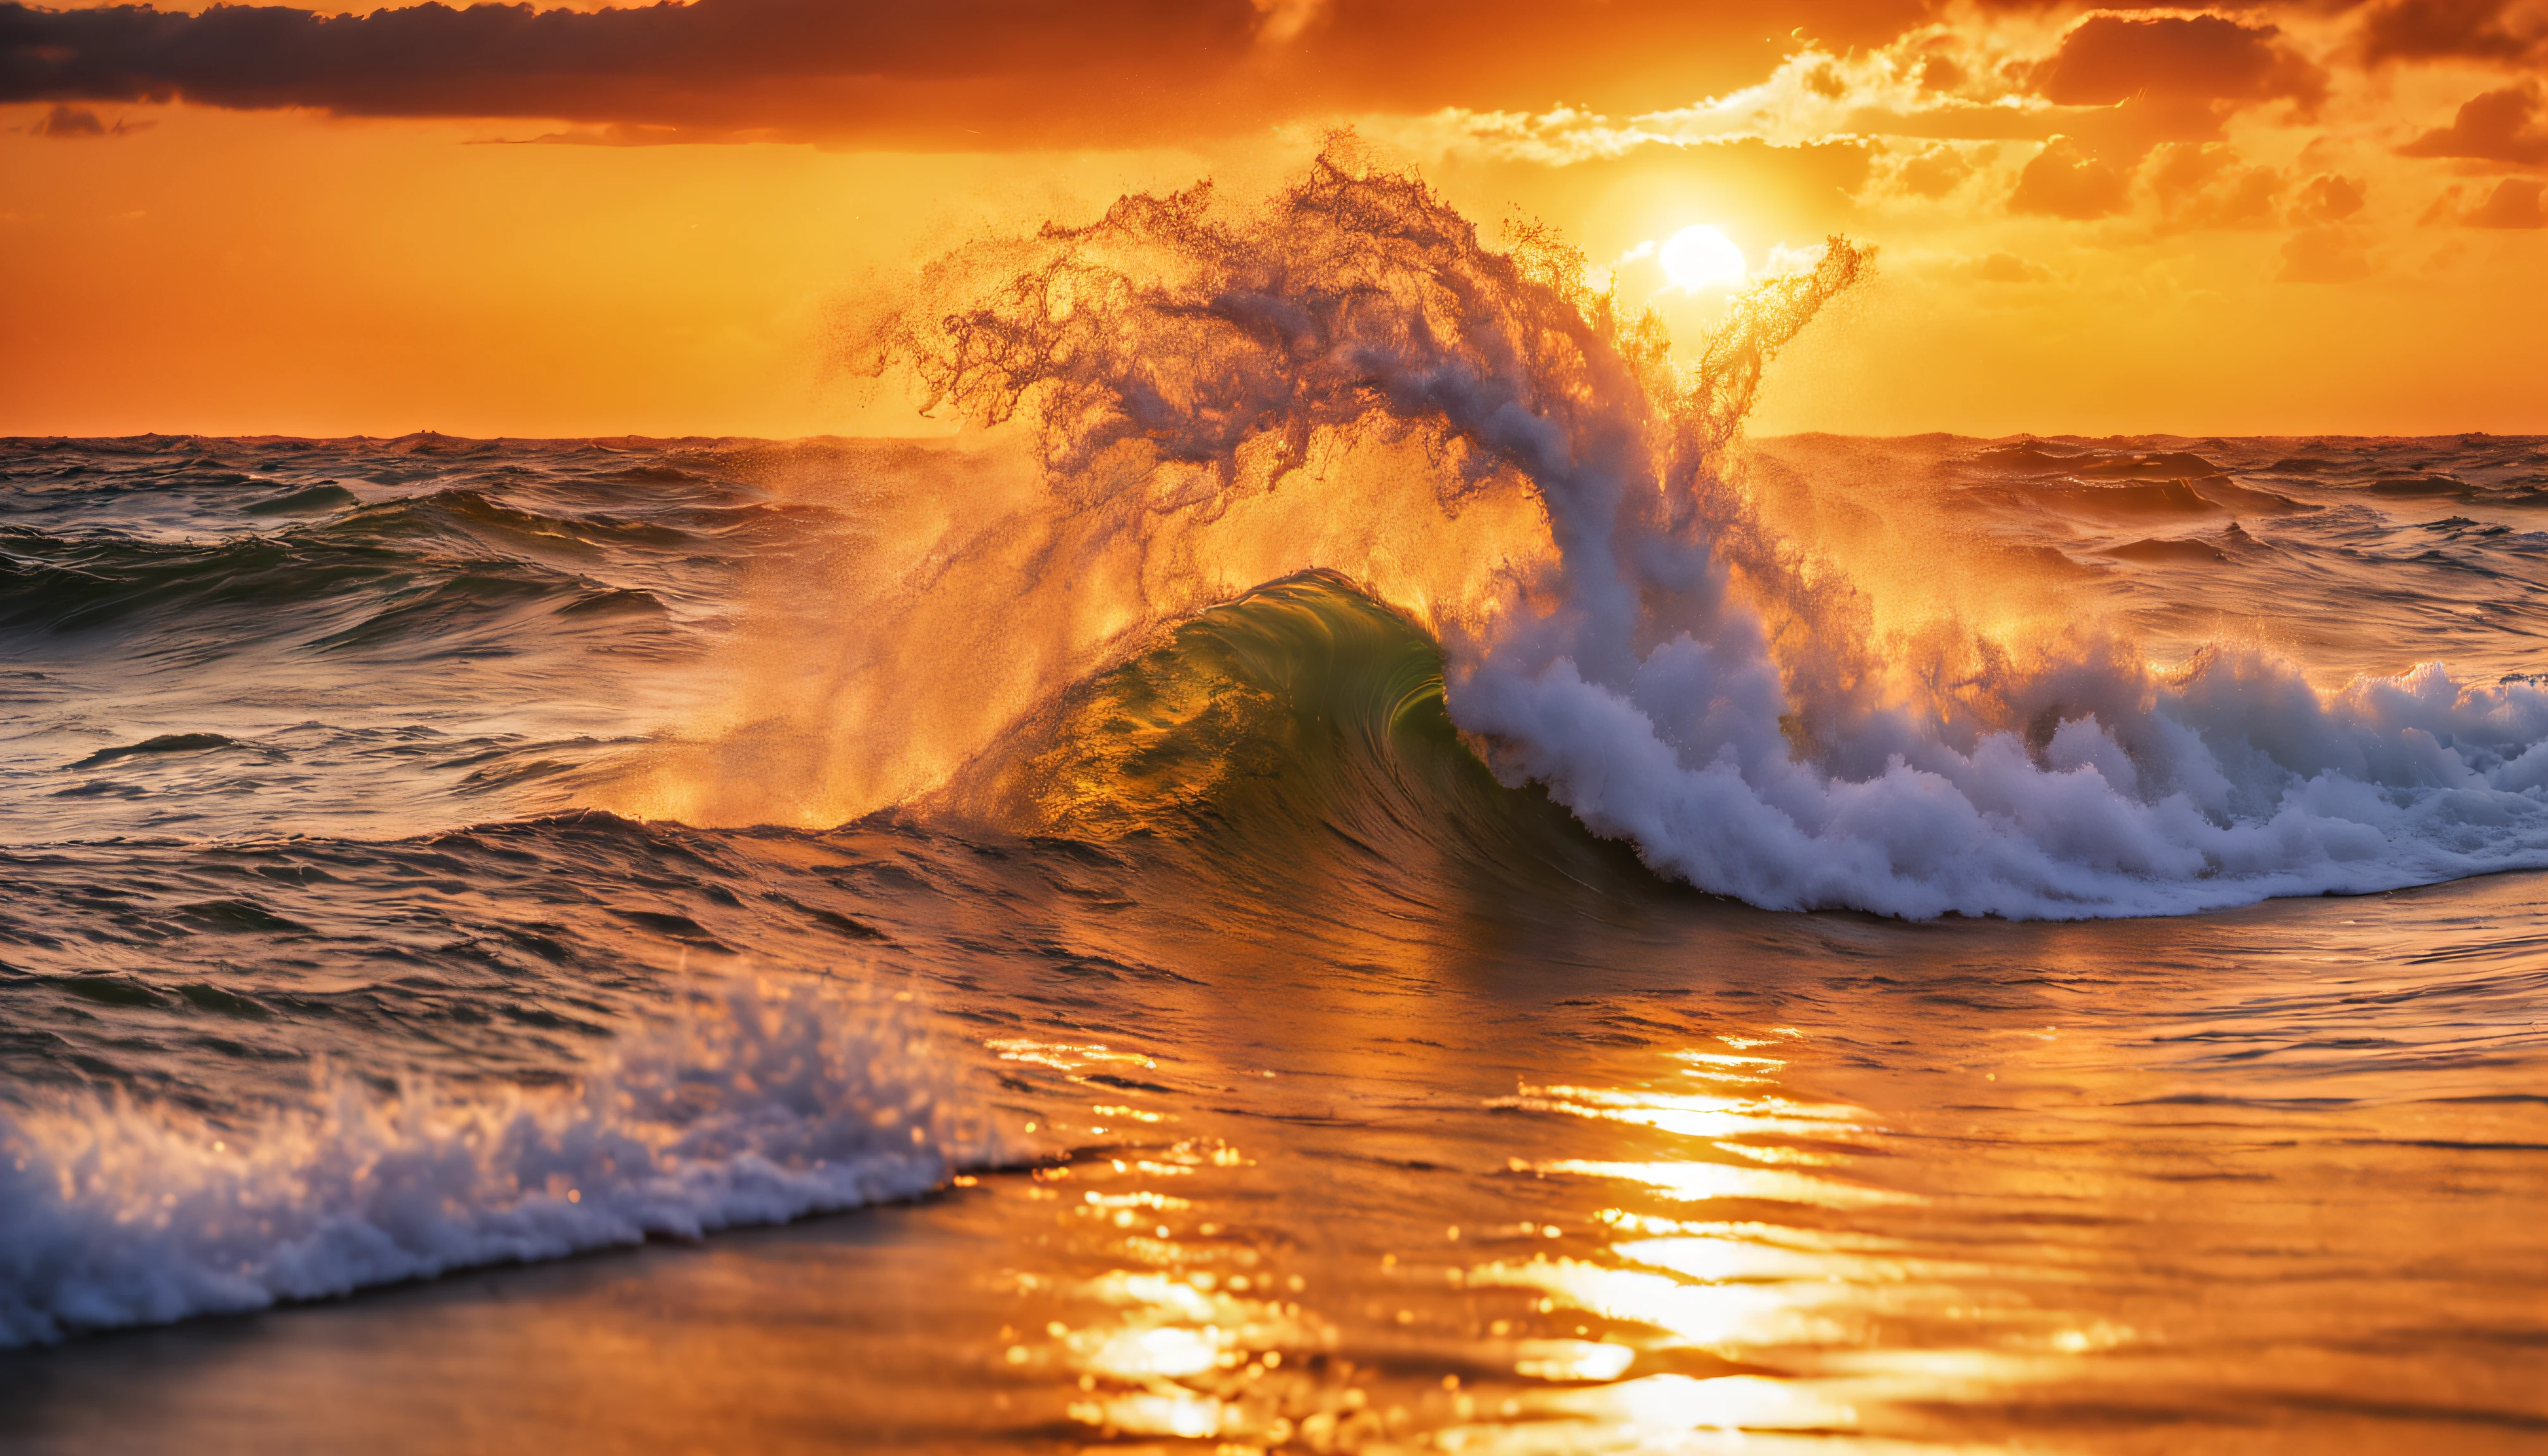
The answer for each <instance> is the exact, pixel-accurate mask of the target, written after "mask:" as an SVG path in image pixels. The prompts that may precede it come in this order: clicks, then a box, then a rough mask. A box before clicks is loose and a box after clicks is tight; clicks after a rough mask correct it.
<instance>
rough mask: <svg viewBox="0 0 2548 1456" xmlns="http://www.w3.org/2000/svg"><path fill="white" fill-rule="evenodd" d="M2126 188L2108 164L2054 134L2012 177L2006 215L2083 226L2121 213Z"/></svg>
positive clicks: (2125, 181)
mask: <svg viewBox="0 0 2548 1456" xmlns="http://www.w3.org/2000/svg"><path fill="white" fill-rule="evenodd" d="M2130 185H2131V179H2130V178H2129V177H2128V176H2127V175H2126V174H2125V173H2124V172H2122V171H2120V170H2118V169H2117V168H2116V167H2115V166H2113V165H2112V164H2111V163H2108V162H2106V161H2103V160H2101V159H2099V158H2097V157H2094V156H2091V155H2089V154H2087V153H2086V152H2083V151H2081V150H2080V149H2079V147H2078V145H2077V144H2076V143H2074V142H2073V141H2071V139H2070V138H2069V137H2053V138H2052V139H2051V140H2049V141H2047V142H2046V143H2044V149H2043V150H2042V151H2040V152H2037V153H2036V154H2035V159H2034V160H2032V161H2030V162H2028V163H2027V164H2026V169H2025V170H2024V171H2022V172H2020V173H2018V177H2017V191H2016V192H2014V193H2013V194H2011V195H2010V197H2009V200H2008V205H2009V209H2010V211H2012V212H2019V213H2038V214H2041V215H2043V216H2046V217H2051V218H2068V219H2071V220H2073V221H2074V222H2085V221H2087V220H2088V219H2091V218H2105V217H2112V216H2113V215H2115V214H2117V213H2120V212H2122V211H2124V210H2125V208H2126V207H2127V206H2129V205H2130V199H2129V191H2130Z"/></svg>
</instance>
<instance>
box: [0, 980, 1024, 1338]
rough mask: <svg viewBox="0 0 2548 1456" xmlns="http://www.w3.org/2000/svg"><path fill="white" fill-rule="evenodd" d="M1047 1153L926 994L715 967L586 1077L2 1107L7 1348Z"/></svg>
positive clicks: (914, 1181) (334, 1080)
mask: <svg viewBox="0 0 2548 1456" xmlns="http://www.w3.org/2000/svg"><path fill="white" fill-rule="evenodd" d="M1031 1152H1032V1149H1031V1148H1030V1147H1029V1146H1028V1145H1027V1144H1026V1143H1025V1142H1024V1141H1023V1140H1022V1139H1021V1138H1019V1137H1018V1136H1017V1135H1016V1134H1015V1133H1013V1132H1012V1131H1010V1130H1008V1129H1006V1128H1003V1127H1001V1126H1000V1125H998V1124H997V1123H996V1122H995V1121H994V1120H993V1119H992V1118H991V1117H990V1116H989V1115H988V1114H987V1113H986V1112H985V1110H984V1109H982V1108H981V1107H980V1106H979V1105H978V1103H977V1102H976V1101H975V1100H974V1098H973V1089H972V1084H971V1081H970V1079H969V1077H968V1075H967V1074H966V1072H965V1070H964V1068H963V1066H962V1065H961V1064H960V1063H958V1062H957V1061H956V1060H954V1059H951V1058H950V1057H949V1056H948V1055H947V1054H946V1052H945V1048H943V1047H933V1046H932V1043H931V1040H930V1038H929V1036H928V1035H927V1033H926V1030H925V1028H924V1027H923V1026H922V1024H921V1022H920V1019H919V1017H918V1016H917V1015H916V1014H915V1012H914V1011H913V1009H912V1008H911V1007H910V1006H908V1005H906V1004H904V1003H902V1002H900V1001H898V1000H896V999H894V998H892V997H890V996H888V995H885V994H883V993H880V992H877V991H874V990H872V989H869V988H865V987H863V986H858V985H852V984H844V983H840V982H833V981H824V980H815V979H811V978H803V977H789V978H784V979H779V978H765V979H757V980H734V981H725V982H714V983H710V984H708V985H705V986H703V987H701V988H700V989H698V990H696V991H694V992H693V993H691V994H690V995H689V996H688V997H687V998H686V1001H685V1005H684V1006H683V1012H682V1014H681V1015H680V1016H679V1017H678V1018H677V1019H675V1020H672V1021H668V1022H664V1023H661V1024H656V1025H653V1026H650V1027H648V1028H646V1029H644V1030H641V1031H638V1032H635V1033H633V1034H631V1035H629V1036H626V1037H624V1038H622V1039H621V1040H619V1041H618V1042H616V1043H614V1044H613V1045H612V1046H611V1047H610V1049H609V1050H608V1051H607V1052H606V1053H605V1054H603V1055H602V1056H601V1057H599V1058H598V1059H597V1060H595V1061H594V1062H593V1063H592V1065H591V1066H590V1067H589V1068H588V1069H587V1070H586V1072H585V1074H584V1075H583V1077H582V1078H581V1079H580V1080H579V1081H578V1082H577V1083H576V1084H575V1085H573V1086H571V1087H567V1088H561V1089H546V1090H540V1089H507V1090H504V1091H501V1092H487V1091H481V1090H475V1089H461V1088H454V1087H440V1086H436V1085H433V1084H430V1083H424V1082H415V1083H409V1084H408V1085H405V1086H403V1087H401V1088H399V1089H398V1090H397V1091H396V1092H395V1093H394V1094H385V1093H383V1092H381V1091H379V1090H376V1089H375V1088H374V1087H373V1086H372V1085H371V1084H370V1083H368V1082H366V1081H364V1080H363V1079H361V1078H360V1077H358V1076H355V1075H352V1074H350V1073H345V1072H337V1073H333V1074H326V1075H322V1077H321V1078H320V1079H319V1081H318V1085H317V1086H316V1088H315V1089H314V1092H313V1094H312V1096H311V1097H310V1098H309V1100H308V1101H307V1102H306V1103H303V1104H301V1105H298V1106H294V1107H288V1108H284V1109H279V1110H275V1111H272V1112H270V1113H268V1114H266V1115H264V1116H262V1117H259V1118H254V1119H252V1120H250V1121H247V1122H246V1123H245V1124H244V1125H241V1124H238V1123H223V1122H215V1121H212V1120H209V1119H205V1118H201V1117H197V1116H193V1115H189V1114H185V1113H181V1112H178V1111H176V1110H174V1109H172V1108H169V1107H167V1106H164V1105H151V1104H143V1103H140V1102H137V1101H134V1100H131V1099H110V1098H102V1097H97V1096H94V1095H57V1096H54V1097H52V1098H50V1099H48V1100H44V1101H40V1102H36V1103H34V1104H32V1105H27V1106H22V1107H19V1108H16V1109H6V1108H0V1347H8V1346H15V1345H25V1344H31V1343H42V1342H47V1341H52V1340H58V1339H61V1338H63V1337H65V1336H67V1335H69V1334H72V1333H76V1332H79V1331H83V1330H97V1329H110V1328H117V1327H122V1326H128V1325H137V1324H153V1323H162V1322H166V1321H168V1320H173V1319H185V1318H187V1317H190V1316H195V1315H207V1314H229V1313H239V1312H243V1311H249V1310H258V1309H263V1308H266V1307H268V1306H271V1305H274V1304H276V1303H279V1302H284V1301H292V1300H310V1299H320V1298H326V1297H329V1296H334V1295H341V1294H345V1293H347V1292H350V1291H352V1290H356V1289H361V1288H365V1287H367V1286H372V1285H380V1284H389V1283H396V1282H400V1281H404V1280H411V1279H423V1278H430V1277H433V1276H436V1275H439V1274H443V1273H447V1272H449V1271H451V1270H455V1269H463V1268H468V1267H472V1266H476V1265H484V1264H496V1263H510V1262H518V1261H526V1260H536V1259H550V1258H558V1257H561V1256H564V1255H568V1254H573V1253H579V1252H583V1251H586V1250H591V1249H597V1248H604V1247H608V1246H611V1245H620V1244H632V1243H637V1242H640V1241H642V1240H644V1239H646V1238H649V1237H674V1238H696V1237H698V1236H700V1235H701V1234H703V1233H705V1232H708V1231H710V1230H714V1229H729V1228H736V1227H741V1226H749V1225H757V1224H774V1223H780V1222H784V1221H786V1220H790V1219H796V1218H801V1217H804V1216H806V1215H809V1214H817V1213H826V1212H832V1211H837V1210H842V1209H850V1208H856V1207H859V1206H862V1205H865V1204H871V1203H876V1202H879V1201H888V1200H894V1199H904V1198H911V1197H915V1196H918V1195H920V1194H923V1193H926V1192H929V1191H930V1190H932V1189H935V1188H937V1187H939V1186H941V1185H943V1184H944V1183H945V1182H946V1181H947V1179H948V1178H949V1177H951V1176H952V1175H953V1174H955V1173H956V1172H957V1171H959V1170H961V1169H964V1168H968V1167H984V1166H994V1165H999V1164H1004V1163H1012V1162H1016V1161H1020V1160H1022V1159H1023V1158H1025V1157H1027V1156H1029V1155H1030V1154H1031Z"/></svg>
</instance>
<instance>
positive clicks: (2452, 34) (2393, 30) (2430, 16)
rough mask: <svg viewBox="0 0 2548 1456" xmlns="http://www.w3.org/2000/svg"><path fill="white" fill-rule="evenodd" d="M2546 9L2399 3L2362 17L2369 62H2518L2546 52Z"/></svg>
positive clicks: (2503, 2)
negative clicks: (2543, 49)
mask: <svg viewBox="0 0 2548 1456" xmlns="http://www.w3.org/2000/svg"><path fill="white" fill-rule="evenodd" d="M2543 32H2548V25H2543V24H2542V15H2541V7H2539V6H2537V5H2535V4H2534V5H2531V6H2529V7H2528V8H2527V9H2524V8H2522V7H2520V6H2518V5H2516V3H2515V0H2393V3H2391V4H2386V5H2379V6H2375V7H2373V8H2372V9H2371V10H2370V11H2369V12H2368V13H2367V14H2365V15H2364V16H2363V18H2362V55H2363V59H2365V60H2367V61H2370V62H2372V63H2374V64H2377V63H2379V62H2381V61H2384V60H2433V59H2441V58H2445V57H2459V58H2468V59H2478V60H2518V59H2520V58H2521V57H2522V56H2525V55H2529V54H2532V53H2534V52H2536V51H2538V50H2539V49H2540V48H2541V43H2542V35H2543Z"/></svg>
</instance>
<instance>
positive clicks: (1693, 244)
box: [1661, 223, 1752, 293]
mask: <svg viewBox="0 0 2548 1456" xmlns="http://www.w3.org/2000/svg"><path fill="white" fill-rule="evenodd" d="M1661 261H1662V263H1663V268H1664V276H1665V277H1667V278H1669V279H1671V280H1672V281H1673V286H1674V287H1676V288H1679V289H1681V290H1682V291H1683V292H1684V293H1698V292H1700V291H1702V290H1705V289H1710V288H1732V287H1734V286H1736V285H1737V284H1740V283H1741V282H1742V281H1743V280H1744V279H1745V278H1746V277H1748V276H1749V275H1750V273H1751V271H1752V269H1751V265H1750V264H1748V263H1746V262H1744V261H1743V249H1741V248H1739V247H1736V246H1735V245H1734V240H1733V239H1732V238H1730V237H1727V236H1726V235H1725V234H1724V233H1722V232H1719V231H1717V230H1716V229H1715V228H1713V227H1708V226H1707V225H1706V224H1704V223H1700V224H1696V225H1694V226H1691V227H1683V229H1681V230H1680V231H1679V232H1676V233H1674V234H1673V235H1672V236H1670V237H1668V238H1665V239H1664V245H1663V251H1662V259H1661Z"/></svg>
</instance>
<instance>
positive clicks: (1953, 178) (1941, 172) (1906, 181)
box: [1893, 144, 1973, 201]
mask: <svg viewBox="0 0 2548 1456" xmlns="http://www.w3.org/2000/svg"><path fill="white" fill-rule="evenodd" d="M1972 174H1973V164H1972V162H1971V161H1970V160H1968V159H1967V158H1966V157H1965V156H1964V154H1963V153H1962V152H1961V151H1958V150H1956V148H1955V147H1952V146H1947V145H1943V144H1933V145H1930V146H1927V147H1924V148H1922V149H1921V150H1919V151H1917V152H1915V153H1913V154H1912V155H1910V156H1907V157H1904V158H1902V160H1901V163H1900V164H1899V165H1898V166H1897V167H1895V168H1894V172H1893V184H1894V186H1895V187H1896V188H1897V189H1899V190H1900V191H1903V192H1906V193H1909V194H1910V195H1912V196H1913V197H1925V198H1929V199H1931V200H1933V201H1934V200H1935V199H1938V198H1941V197H1945V196H1946V195H1947V194H1948V193H1950V192H1953V191H1955V190H1956V188H1958V187H1961V186H1962V185H1963V183H1964V179H1965V178H1967V177H1969V176H1971V175H1972Z"/></svg>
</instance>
